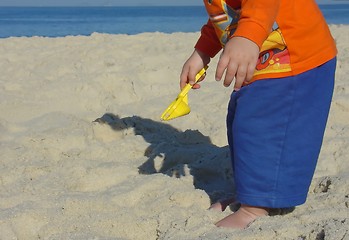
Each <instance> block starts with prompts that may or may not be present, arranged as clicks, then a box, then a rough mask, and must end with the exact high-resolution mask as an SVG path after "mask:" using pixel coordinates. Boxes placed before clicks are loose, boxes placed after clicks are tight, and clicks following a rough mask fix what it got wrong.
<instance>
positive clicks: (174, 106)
mask: <svg viewBox="0 0 349 240" xmlns="http://www.w3.org/2000/svg"><path fill="white" fill-rule="evenodd" d="M207 68H208V66H205V67H204V68H202V69H201V70H200V71H199V72H198V74H196V76H195V82H197V81H199V79H200V78H201V77H202V76H203V75H204V74H205V73H206V70H207ZM191 88H192V86H191V85H190V84H189V83H188V84H187V85H186V86H185V87H184V88H183V90H182V91H181V92H180V93H179V95H178V97H177V98H176V100H174V101H173V102H172V103H171V104H170V106H168V108H167V109H166V110H165V111H164V112H163V114H162V115H161V120H163V121H168V120H171V119H174V118H178V117H181V116H184V115H187V114H189V113H190V108H189V105H188V95H187V94H188V92H189V90H190V89H191Z"/></svg>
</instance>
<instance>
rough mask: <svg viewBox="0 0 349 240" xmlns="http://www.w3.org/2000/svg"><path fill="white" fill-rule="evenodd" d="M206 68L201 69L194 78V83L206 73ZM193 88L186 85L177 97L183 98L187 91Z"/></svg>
mask: <svg viewBox="0 0 349 240" xmlns="http://www.w3.org/2000/svg"><path fill="white" fill-rule="evenodd" d="M207 68H208V66H205V67H203V68H202V69H201V70H200V71H199V72H198V73H197V74H196V76H195V83H197V82H198V81H199V79H200V78H201V77H202V76H203V75H204V74H205V73H206V70H207ZM192 87H193V86H192V85H190V84H189V83H188V84H187V85H185V87H184V88H183V90H182V91H181V92H180V93H179V95H178V97H184V96H185V95H187V94H188V92H189V90H190V89H191V88H192Z"/></svg>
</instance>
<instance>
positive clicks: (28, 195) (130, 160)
mask: <svg viewBox="0 0 349 240" xmlns="http://www.w3.org/2000/svg"><path fill="white" fill-rule="evenodd" d="M330 28H331V31H332V33H333V36H334V38H335V39H336V41H337V45H338V50H339V55H338V68H337V73H336V86H335V94H334V97H333V103H332V108H331V113H330V117H329V121H328V125H327V129H326V134H325V138H324V143H323V148H322V151H321V154H320V158H319V163H318V166H317V170H316V173H315V176H314V180H313V182H312V185H311V187H310V190H309V196H308V200H307V202H306V204H304V205H302V206H299V207H297V208H296V209H295V210H294V211H293V212H291V213H288V214H286V215H283V216H281V215H276V216H271V217H263V218H261V219H258V220H257V221H255V222H254V223H253V224H252V225H251V226H250V227H249V228H248V229H246V230H231V229H220V228H217V227H215V225H214V223H215V222H216V221H218V220H220V219H222V218H223V217H224V216H226V215H228V214H230V213H231V209H228V210H226V211H225V212H223V213H220V212H214V211H209V210H207V208H208V207H209V205H210V203H211V202H213V201H216V200H217V199H220V198H225V197H229V196H231V194H232V193H233V182H232V176H231V173H232V171H231V168H230V162H229V161H230V160H229V152H228V147H227V140H226V128H225V115H226V107H227V103H228V99H229V95H230V91H231V88H224V87H223V86H222V84H221V83H217V82H216V81H215V80H214V71H215V63H216V61H217V59H215V60H213V62H212V63H211V64H210V68H209V70H208V75H207V77H206V80H205V82H203V83H202V87H201V89H200V90H197V91H194V90H192V91H190V93H189V105H190V108H191V110H192V112H191V113H190V114H189V115H187V116H184V117H181V118H178V119H174V120H172V121H169V122H161V121H160V115H161V113H162V112H163V111H164V110H165V109H166V107H167V106H168V105H169V103H170V102H172V101H173V100H174V99H175V97H176V96H177V94H178V92H179V84H178V82H179V80H178V79H179V73H180V71H181V67H182V65H183V63H184V61H185V60H186V59H187V57H188V56H189V55H190V54H191V52H192V50H193V45H194V44H195V42H196V39H197V37H198V36H199V33H198V32H197V33H175V34H163V33H144V34H139V35H132V36H128V35H109V34H92V35H91V36H87V37H86V36H74V37H64V38H42V37H31V38H8V39H0V68H1V71H0V72H1V74H0V112H1V115H0V164H1V166H0V186H1V187H0V199H1V200H0V239H5V240H7V239H118V240H126V239H127V240H128V239H132V240H138V239H139V240H144V239H147V240H152V239H154V240H155V239H173V240H178V239H212V240H213V239H214V240H216V239H268V240H269V239H297V240H298V239H299V240H308V239H319V240H320V239H331V240H332V239H347V240H348V239H349V219H348V217H349V216H348V215H349V209H348V208H349V161H348V158H349V124H348V120H349V82H348V76H349V26H344V25H332V26H330Z"/></svg>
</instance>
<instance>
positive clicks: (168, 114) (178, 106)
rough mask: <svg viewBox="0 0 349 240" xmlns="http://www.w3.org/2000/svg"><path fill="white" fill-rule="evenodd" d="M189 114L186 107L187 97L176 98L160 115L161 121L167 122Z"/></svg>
mask: <svg viewBox="0 0 349 240" xmlns="http://www.w3.org/2000/svg"><path fill="white" fill-rule="evenodd" d="M189 113H190V108H189V105H188V96H184V97H178V98H177V99H176V100H175V101H173V102H172V103H171V104H170V106H168V108H167V109H166V110H165V111H164V113H163V114H162V115H161V120H163V121H168V120H171V119H174V118H178V117H182V116H184V115H187V114H189Z"/></svg>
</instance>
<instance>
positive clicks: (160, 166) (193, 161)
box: [95, 113, 234, 202]
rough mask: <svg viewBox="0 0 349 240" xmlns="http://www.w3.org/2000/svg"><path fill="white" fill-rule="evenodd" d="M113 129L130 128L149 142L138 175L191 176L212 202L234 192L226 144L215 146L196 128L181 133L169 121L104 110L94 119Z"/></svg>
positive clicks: (196, 185)
mask: <svg viewBox="0 0 349 240" xmlns="http://www.w3.org/2000/svg"><path fill="white" fill-rule="evenodd" d="M95 122H98V123H100V124H108V125H109V126H110V127H111V128H112V129H113V130H115V131H125V130H127V129H130V128H132V129H133V133H134V135H141V136H142V137H143V138H144V140H145V141H146V142H148V143H149V144H150V145H149V146H148V147H147V149H145V150H144V156H146V157H147V160H146V161H145V162H144V163H143V164H142V165H141V166H139V168H138V169H139V173H140V174H155V173H162V174H166V175H168V176H171V177H177V178H180V177H184V176H188V175H191V176H192V177H193V185H194V186H195V188H198V189H202V190H204V191H205V192H206V193H207V194H208V195H209V197H210V199H211V202H215V201H217V200H218V199H221V198H224V197H230V196H231V195H232V193H233V186H234V185H233V182H232V181H233V180H232V170H231V163H230V157H229V148H228V147H218V146H216V145H214V144H213V143H212V142H211V140H210V138H209V137H207V136H204V135H203V134H202V133H200V132H199V131H198V130H186V131H184V132H182V131H180V130H178V129H176V128H174V127H172V126H171V125H169V124H165V123H162V122H157V121H153V120H151V119H145V118H141V117H139V116H132V117H125V118H119V117H118V116H117V115H114V114H111V113H106V114H104V115H103V116H102V117H101V118H98V119H96V120H95Z"/></svg>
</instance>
